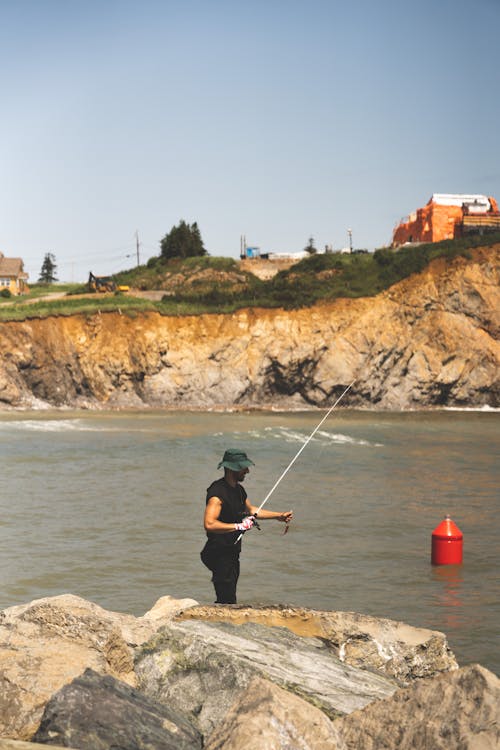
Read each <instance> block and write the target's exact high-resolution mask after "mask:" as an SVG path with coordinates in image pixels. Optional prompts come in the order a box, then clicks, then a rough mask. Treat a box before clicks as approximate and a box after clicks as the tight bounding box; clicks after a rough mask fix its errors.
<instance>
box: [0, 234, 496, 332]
mask: <svg viewBox="0 0 500 750" xmlns="http://www.w3.org/2000/svg"><path fill="white" fill-rule="evenodd" d="M497 243H500V234H495V235H488V236H487V237H471V238H466V239H461V240H447V241H445V242H439V243H433V244H426V245H418V246H407V247H403V248H401V249H399V250H398V251H396V252H395V251H393V250H391V249H389V248H381V249H380V250H376V251H375V253H367V254H364V253H362V254H361V253H360V254H352V255H349V254H345V255H344V254H341V253H332V254H328V255H312V256H310V257H308V258H305V259H304V260H302V261H300V262H299V263H296V264H295V265H294V266H292V267H291V268H290V269H288V270H287V271H280V272H279V273H278V274H276V276H275V277H274V278H273V279H270V280H269V281H262V280H260V279H258V278H257V277H255V276H253V274H250V273H245V272H243V271H241V269H240V267H239V265H238V263H237V261H236V260H234V259H233V258H213V257H210V256H203V257H199V258H186V259H181V258H179V259H173V260H170V261H168V262H167V263H165V262H164V261H162V260H161V258H152V259H151V260H150V261H148V263H147V264H146V265H145V266H139V267H138V268H134V269H131V270H129V271H124V272H122V273H120V274H116V276H115V280H116V282H117V283H118V284H128V285H129V286H131V287H132V286H133V287H138V288H142V289H162V288H164V287H163V285H164V284H165V283H166V281H167V280H168V279H169V278H171V277H179V278H181V279H184V280H185V281H188V280H189V279H190V278H191V277H192V275H193V274H194V273H197V272H199V271H203V270H206V269H211V270H213V271H224V272H227V273H231V274H232V273H237V278H238V281H237V282H236V283H234V282H233V281H231V278H234V277H228V280H222V281H221V279H220V278H219V277H217V278H214V279H212V280H211V279H210V278H208V279H206V278H202V279H196V280H195V283H192V284H188V283H184V284H181V286H180V287H178V288H176V291H175V293H173V294H169V295H168V296H167V295H166V296H164V297H163V299H162V301H161V302H152V301H149V300H144V299H140V298H137V297H132V296H128V295H126V294H114V295H105V296H102V295H94V296H92V297H89V298H84V299H72V295H74V294H77V293H82V292H85V291H86V286H85V285H76V284H72V285H71V284H68V285H60V284H51V285H35V286H34V287H32V290H31V292H30V295H29V297H28V299H29V298H32V299H34V298H36V297H39V296H43V295H45V294H49V293H51V292H61V291H64V292H65V294H66V295H67V296H65V297H63V298H61V299H53V300H43V299H40V300H39V301H38V302H32V303H31V304H26V300H27V297H26V296H24V297H11V298H10V299H1V300H0V321H1V320H4V321H7V320H25V319H29V318H42V317H48V316H51V315H76V314H78V313H86V314H92V313H95V312H97V311H101V312H105V311H111V310H118V309H119V310H120V311H122V312H123V313H124V314H128V315H135V314H136V313H138V312H146V311H152V310H156V311H158V312H159V313H160V314H162V315H199V314H202V313H207V312H214V313H231V312H234V311H236V310H238V309H241V308H244V307H263V308H276V307H283V308H285V309H296V308H303V307H310V306H311V305H313V304H315V303H316V302H319V301H322V300H323V301H331V300H334V299H338V298H340V297H350V298H355V297H371V296H374V295H376V294H378V293H379V292H381V291H383V290H384V289H387V288H389V287H390V286H392V285H393V284H395V283H397V282H398V281H401V280H402V279H404V278H406V277H408V276H410V275H411V274H413V273H419V272H421V271H422V270H423V269H424V268H425V267H426V266H427V265H428V264H429V263H430V262H431V261H432V260H433V259H434V258H439V257H442V258H444V259H445V260H446V261H447V262H451V261H452V260H453V259H454V258H456V257H458V256H462V257H466V258H467V257H470V256H471V250H472V249H473V248H474V247H478V246H481V247H487V246H490V245H493V244H497Z"/></svg>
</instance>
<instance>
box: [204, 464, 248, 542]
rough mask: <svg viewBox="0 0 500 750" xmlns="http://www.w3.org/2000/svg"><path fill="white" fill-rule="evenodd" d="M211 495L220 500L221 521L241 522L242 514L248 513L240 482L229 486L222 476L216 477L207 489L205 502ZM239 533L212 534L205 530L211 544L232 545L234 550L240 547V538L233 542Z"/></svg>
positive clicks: (245, 495)
mask: <svg viewBox="0 0 500 750" xmlns="http://www.w3.org/2000/svg"><path fill="white" fill-rule="evenodd" d="M211 497H218V498H219V500H222V508H221V512H220V515H219V521H222V522H223V523H241V521H242V519H243V518H244V516H247V515H248V510H247V507H246V505H245V501H246V499H247V493H246V491H245V489H244V488H243V487H242V486H241V484H237V485H236V487H231V485H230V484H229V483H228V482H226V480H225V479H224V478H222V479H217V480H216V481H215V482H212V484H211V485H210V487H209V488H208V489H207V499H206V502H207V503H208V501H209V500H210V498H211ZM239 535H240V532H239V531H235V532H233V533H231V532H230V533H229V534H214V533H213V532H209V531H207V537H208V539H209V541H210V544H211V545H212V544H216V545H220V546H222V547H233V548H234V550H235V551H238V550H239V549H240V548H241V540H240V541H239V542H238V544H235V542H236V540H237V538H238V537H239Z"/></svg>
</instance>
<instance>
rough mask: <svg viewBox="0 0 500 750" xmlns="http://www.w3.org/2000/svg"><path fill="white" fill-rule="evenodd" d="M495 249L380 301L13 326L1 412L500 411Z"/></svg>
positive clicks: (1, 344) (7, 333) (1, 343)
mask: <svg viewBox="0 0 500 750" xmlns="http://www.w3.org/2000/svg"><path fill="white" fill-rule="evenodd" d="M499 259H500V245H499V244H497V245H494V246H492V247H487V248H476V249H475V250H473V251H471V253H470V258H464V257H462V258H460V257H457V258H455V259H454V260H453V261H451V262H450V261H446V260H444V259H442V258H440V259H437V260H435V261H433V262H432V263H431V264H430V265H429V266H428V267H427V268H426V269H425V270H424V271H423V272H422V273H420V274H414V275H413V276H411V277H409V278H407V279H404V280H403V281H401V282H400V283H398V284H394V285H393V286H392V287H390V289H388V290H386V291H385V292H383V293H381V294H379V295H377V296H376V297H371V298H359V299H338V300H335V301H333V302H323V303H318V304H317V305H315V306H313V307H311V308H307V309H299V310H288V311H285V310H282V309H254V308H252V309H242V310H238V311H236V312H235V313H232V314H228V315H221V314H205V315H186V316H182V317H178V316H174V315H171V316H162V315H160V314H159V313H155V312H151V313H135V314H134V317H131V316H128V315H121V314H120V313H118V312H115V313H103V314H100V313H96V314H94V315H83V314H81V315H73V316H68V317H63V316H60V317H51V318H48V319H42V320H38V319H32V320H29V321H24V322H6V323H3V324H2V326H1V329H0V352H2V353H3V354H1V355H0V404H3V405H4V406H6V407H13V406H14V407H18V406H29V405H30V404H32V405H33V406H34V407H35V408H40V404H41V403H43V402H45V403H48V404H50V405H54V406H63V405H67V406H73V407H79V406H85V408H100V407H102V406H104V405H107V406H110V405H111V406H114V407H115V408H123V407H126V406H130V407H134V408H135V407H138V406H141V405H142V406H152V407H164V406H173V407H189V408H202V409H205V408H212V407H233V406H235V405H237V406H241V407H254V406H256V407H263V406H270V405H272V406H273V407H277V406H279V407H281V408H294V407H301V406H304V405H307V406H326V405H330V404H331V403H332V402H333V401H334V400H335V398H336V397H337V396H339V395H340V393H341V392H342V391H343V390H344V388H345V387H346V386H347V385H348V384H349V383H351V382H352V381H353V380H356V382H355V383H354V385H353V387H352V388H351V390H350V391H349V393H348V394H346V396H345V398H344V400H343V402H342V404H343V406H350V407H367V406H369V407H373V406H376V407H377V408H381V409H408V408H418V407H430V406H439V407H441V406H454V405H455V406H463V405H467V406H476V407H478V406H484V405H488V406H491V407H498V406H500V378H499V372H500V337H499V331H500V313H499V310H500V304H499V291H498V290H499V288H500V271H499V269H500V263H499Z"/></svg>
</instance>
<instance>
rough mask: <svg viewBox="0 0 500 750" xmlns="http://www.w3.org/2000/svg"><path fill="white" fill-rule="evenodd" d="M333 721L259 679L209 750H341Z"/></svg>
mask: <svg viewBox="0 0 500 750" xmlns="http://www.w3.org/2000/svg"><path fill="white" fill-rule="evenodd" d="M336 739H337V733H336V731H335V729H334V726H333V724H332V722H331V721H330V719H328V718H327V716H325V714H324V713H323V712H322V711H320V710H319V709H317V708H314V706H311V704H310V703H306V701H303V700H302V699H301V698H298V697H297V696H296V695H293V693H290V692H288V691H286V690H283V689H282V688H279V687H278V686H277V685H273V683H271V682H268V681H267V680H263V679H261V678H260V677H255V678H254V679H253V680H252V681H251V682H250V683H249V685H248V688H247V690H246V691H245V692H244V693H243V694H242V695H241V697H240V699H239V700H238V701H237V702H236V703H235V704H234V705H233V706H232V707H231V709H230V710H229V712H228V714H227V715H226V717H225V719H224V721H223V723H222V724H221V725H220V726H219V727H218V728H217V729H216V730H215V731H214V732H213V733H212V735H211V736H210V737H209V738H208V740H207V742H206V743H205V745H204V748H205V750H242V749H243V748H244V750H271V748H272V749H273V750H295V748H297V750H299V749H300V750H337V743H336Z"/></svg>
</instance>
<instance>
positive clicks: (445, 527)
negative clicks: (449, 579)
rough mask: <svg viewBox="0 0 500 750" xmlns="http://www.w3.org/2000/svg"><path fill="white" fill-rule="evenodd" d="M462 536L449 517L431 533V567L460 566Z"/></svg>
mask: <svg viewBox="0 0 500 750" xmlns="http://www.w3.org/2000/svg"><path fill="white" fill-rule="evenodd" d="M463 538H464V537H463V534H462V532H461V531H460V529H459V528H458V526H457V525H456V524H454V523H453V521H452V520H451V518H450V517H449V516H446V518H445V519H444V521H441V523H440V524H439V525H438V526H436V528H435V529H434V531H433V532H432V556H431V562H432V564H433V565H460V563H461V562H462V554H463Z"/></svg>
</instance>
